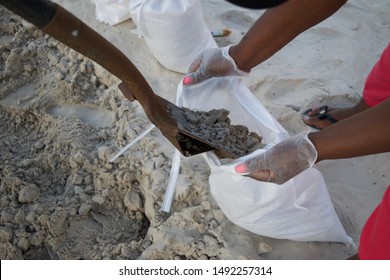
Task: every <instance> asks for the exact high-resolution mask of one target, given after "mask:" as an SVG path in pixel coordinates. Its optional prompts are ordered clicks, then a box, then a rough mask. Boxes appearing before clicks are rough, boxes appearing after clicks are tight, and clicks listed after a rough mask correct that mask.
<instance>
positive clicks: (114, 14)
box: [91, 0, 130, 25]
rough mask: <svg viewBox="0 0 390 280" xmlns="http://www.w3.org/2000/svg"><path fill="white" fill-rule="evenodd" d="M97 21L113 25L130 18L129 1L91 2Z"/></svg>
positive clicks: (98, 0) (94, 0) (93, 0)
mask: <svg viewBox="0 0 390 280" xmlns="http://www.w3.org/2000/svg"><path fill="white" fill-rule="evenodd" d="M91 2H92V3H94V4H95V14H96V19H97V20H98V21H101V22H104V23H107V24H109V25H115V24H118V23H120V22H122V21H125V20H127V19H129V18H130V14H129V2H130V0H91Z"/></svg>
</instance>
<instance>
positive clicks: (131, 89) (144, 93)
mask: <svg viewBox="0 0 390 280" xmlns="http://www.w3.org/2000/svg"><path fill="white" fill-rule="evenodd" d="M0 5H3V6H4V7H6V8H7V9H9V10H10V11H12V12H14V13H15V14H17V15H19V16H21V17H23V18H24V19H26V20H27V21H29V22H30V23H32V24H34V25H35V26H37V27H38V28H39V29H41V30H42V31H43V32H45V33H46V34H48V35H50V36H51V37H53V38H55V39H57V40H58V41H60V42H62V43H63V44H65V45H66V46H68V47H70V48H72V49H74V50H75V51H77V52H79V53H80V54H82V55H84V56H86V57H88V58H90V59H92V60H93V61H95V62H96V63H98V64H99V65H101V66H102V67H103V68H105V69H106V70H107V71H109V72H110V73H111V74H113V75H115V76H116V77H118V78H119V79H120V80H121V81H122V83H121V84H120V85H119V88H120V90H121V91H122V93H123V94H124V95H125V96H126V98H127V99H129V100H130V101H134V99H136V100H137V101H138V102H139V103H140V104H141V106H142V108H143V109H144V111H145V114H146V116H147V117H148V119H149V120H150V121H151V122H152V123H153V124H154V125H155V126H156V127H157V128H159V129H160V131H161V132H162V134H163V135H164V136H165V137H166V138H167V139H168V140H169V141H170V142H171V143H172V144H173V145H174V146H175V147H176V148H177V149H178V150H179V151H180V152H181V153H182V154H183V155H185V156H192V155H196V154H200V153H204V152H207V151H215V152H217V153H218V155H220V156H221V157H226V158H236V156H235V155H233V154H232V153H230V152H229V151H227V150H224V149H223V147H222V148H221V147H217V146H216V145H214V144H213V143H210V142H209V141H206V140H204V139H201V138H199V136H195V135H194V134H193V133H191V131H188V130H186V129H184V127H185V123H184V122H185V121H186V120H183V119H182V118H180V119H178V118H175V117H174V116H177V115H180V113H179V114H177V112H180V110H183V109H182V108H180V107H178V106H176V105H174V104H173V103H171V102H169V101H167V100H165V99H164V98H162V97H160V96H158V95H156V94H155V93H154V92H153V90H152V88H151V87H150V85H149V84H148V83H147V81H146V80H145V78H144V77H143V76H142V74H141V73H140V72H139V71H138V69H137V68H136V67H135V66H134V65H133V63H132V62H131V61H130V60H129V59H128V58H127V57H126V56H125V55H124V54H123V53H122V52H120V51H119V50H118V49H117V48H116V47H115V46H113V45H112V44H111V43H110V42H108V41H107V40H106V39H105V38H103V37H102V36H101V35H99V34H98V33H97V32H96V31H94V30H93V29H91V28H90V27H88V26H87V25H86V24H84V23H83V22H82V21H81V20H80V19H78V18H77V17H76V16H74V15H72V14H71V13H70V12H68V11H67V10H65V9H64V8H63V7H61V6H60V5H58V4H56V3H53V2H51V1H48V0H0Z"/></svg>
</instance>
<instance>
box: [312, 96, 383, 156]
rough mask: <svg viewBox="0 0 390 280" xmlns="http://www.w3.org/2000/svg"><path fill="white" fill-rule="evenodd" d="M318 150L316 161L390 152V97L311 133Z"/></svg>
mask: <svg viewBox="0 0 390 280" xmlns="http://www.w3.org/2000/svg"><path fill="white" fill-rule="evenodd" d="M309 139H310V140H311V141H312V142H313V144H314V146H315V147H316V149H317V152H318V158H317V162H318V161H321V160H325V159H341V158H350V157H357V156H364V155H370V154H377V153H384V152H390V99H388V100H387V101H384V102H383V103H381V104H379V105H377V106H375V107H373V108H370V109H367V110H365V111H363V112H361V113H359V114H357V115H354V116H351V117H349V118H347V119H344V120H342V121H340V122H338V123H335V124H333V125H331V126H329V127H327V128H325V129H323V130H321V131H318V132H314V133H310V134H309Z"/></svg>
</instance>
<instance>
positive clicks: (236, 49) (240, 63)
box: [229, 45, 252, 73]
mask: <svg viewBox="0 0 390 280" xmlns="http://www.w3.org/2000/svg"><path fill="white" fill-rule="evenodd" d="M229 55H230V57H231V58H232V59H233V60H234V62H235V63H236V66H237V68H238V69H239V70H240V71H243V72H245V73H249V72H250V71H251V70H252V66H251V65H250V64H248V63H246V62H245V60H244V59H243V57H242V56H241V51H240V46H239V45H232V46H230V48H229Z"/></svg>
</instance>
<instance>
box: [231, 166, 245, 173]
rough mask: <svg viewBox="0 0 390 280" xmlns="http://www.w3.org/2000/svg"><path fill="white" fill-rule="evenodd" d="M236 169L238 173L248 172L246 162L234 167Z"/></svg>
mask: <svg viewBox="0 0 390 280" xmlns="http://www.w3.org/2000/svg"><path fill="white" fill-rule="evenodd" d="M234 171H235V172H236V173H246V172H248V171H247V169H246V166H245V164H239V165H236V167H234Z"/></svg>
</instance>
